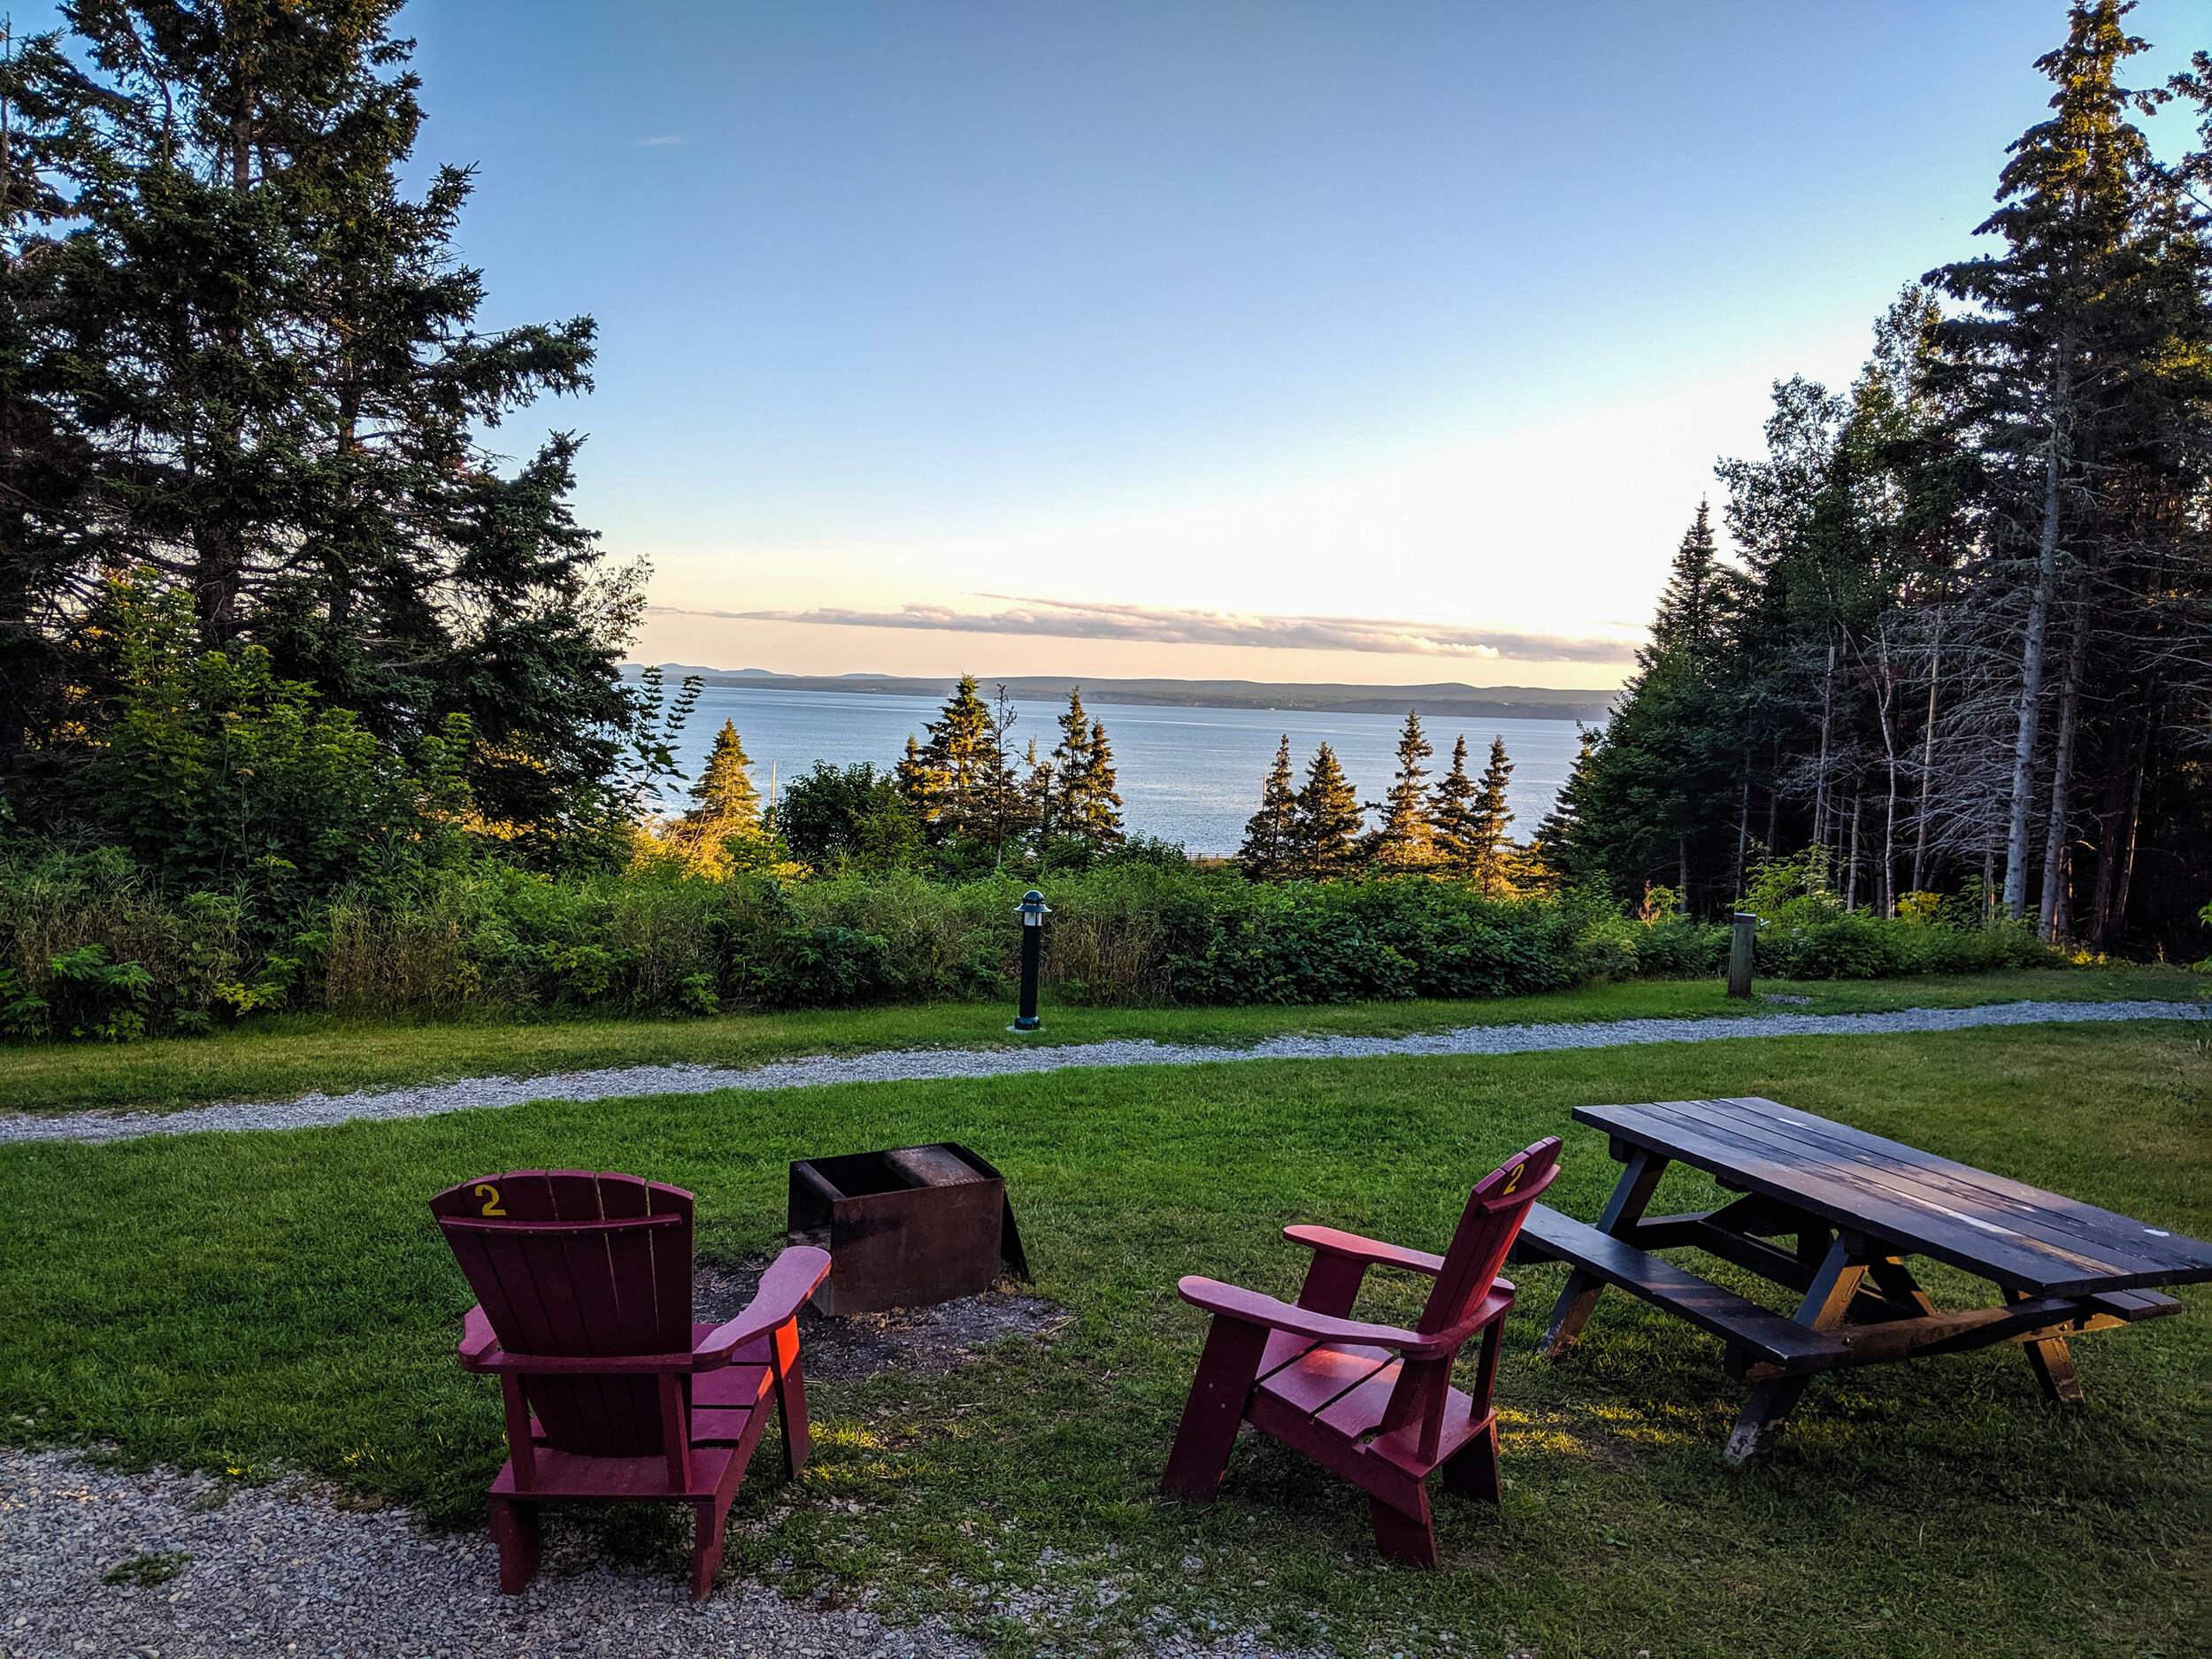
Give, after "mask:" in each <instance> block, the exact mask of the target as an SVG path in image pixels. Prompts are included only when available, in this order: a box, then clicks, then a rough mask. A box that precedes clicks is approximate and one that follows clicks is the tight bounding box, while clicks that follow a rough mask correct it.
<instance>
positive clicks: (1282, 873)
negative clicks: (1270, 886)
mask: <svg viewBox="0 0 2212 1659" xmlns="http://www.w3.org/2000/svg"><path fill="white" fill-rule="evenodd" d="M1297 860H1298V792H1297V790H1296V788H1295V787H1294V786H1293V783H1292V772H1291V766H1290V733H1287V732H1286V733H1283V741H1282V742H1281V744H1280V745H1279V746H1278V747H1277V749H1276V750H1275V764H1273V765H1272V766H1271V767H1270V768H1268V772H1267V779H1266V781H1265V782H1263V784H1262V785H1261V786H1260V810H1258V811H1256V812H1255V813H1254V814H1252V816H1251V817H1250V818H1248V819H1246V820H1245V825H1244V845H1243V846H1241V847H1240V848H1239V849H1237V867H1238V869H1240V871H1242V872H1243V873H1244V879H1246V880H1248V881H1280V880H1282V879H1284V878H1286V876H1288V875H1290V874H1291V873H1293V871H1294V868H1295V866H1296V864H1297Z"/></svg>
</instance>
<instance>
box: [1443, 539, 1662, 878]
mask: <svg viewBox="0 0 2212 1659" xmlns="http://www.w3.org/2000/svg"><path fill="white" fill-rule="evenodd" d="M1699 517H1700V518H1702V517H1703V514H1702V512H1701V513H1700V515H1699ZM1512 780H1513V763H1512V762H1511V761H1509V760H1508V759H1507V758H1506V757H1505V738H1504V736H1503V735H1502V734H1501V735H1498V736H1495V737H1493V738H1492V739H1491V740H1490V764H1488V765H1487V766H1486V767H1484V768H1483V772H1482V787H1481V788H1480V790H1479V792H1478V793H1477V795H1476V796H1475V801H1474V812H1473V818H1474V825H1473V833H1471V835H1470V836H1469V838H1468V839H1469V841H1470V842H1471V848H1472V850H1473V852H1474V874H1475V879H1477V880H1479V881H1480V882H1481V883H1482V890H1483V891H1484V892H1485V893H1487V894H1491V895H1496V894H1498V893H1501V892H1503V891H1504V890H1505V889H1507V888H1508V887H1509V886H1510V885H1511V875H1512V871H1511V864H1512V853H1513V842H1512V840H1511V838H1510V837H1509V835H1508V834H1507V833H1506V832H1507V826H1509V825H1510V824H1511V823H1512V822H1513V814H1512V812H1511V810H1509V809H1508V808H1507V806H1506V803H1505V791H1506V786H1507V785H1508V784H1509V783H1510V782H1511V781H1512Z"/></svg>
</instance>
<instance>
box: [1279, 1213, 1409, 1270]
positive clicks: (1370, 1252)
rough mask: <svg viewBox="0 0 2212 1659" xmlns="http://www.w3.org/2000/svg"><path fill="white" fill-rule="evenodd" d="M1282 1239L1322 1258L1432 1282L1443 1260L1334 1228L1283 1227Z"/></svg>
mask: <svg viewBox="0 0 2212 1659" xmlns="http://www.w3.org/2000/svg"><path fill="white" fill-rule="evenodd" d="M1283 1237H1285V1238H1286V1239H1288V1240H1290V1241H1291V1242H1292V1243H1293V1244H1302V1245H1304V1246H1305V1247H1306V1248H1309V1249H1310V1250H1314V1251H1317V1252H1318V1253H1319V1254H1321V1255H1323V1256H1343V1257H1344V1258H1345V1259H1346V1260H1348V1261H1354V1262H1365V1263H1368V1264H1369V1265H1371V1266H1373V1267H1402V1268H1404V1269H1406V1270H1407V1271H1409V1272H1415V1273H1426V1274H1427V1275H1428V1276H1429V1277H1430V1278H1431V1279H1433V1278H1435V1277H1436V1276H1437V1275H1438V1274H1439V1273H1440V1272H1442V1271H1444V1258H1443V1257H1442V1256H1431V1255H1430V1254H1429V1253H1428V1252H1427V1251H1426V1250H1409V1249H1406V1248H1403V1247H1402V1246H1400V1245H1395V1244H1385V1243H1384V1242H1383V1241H1382V1240H1379V1239H1363V1238H1361V1237H1360V1236H1359V1234H1357V1233H1339V1232H1338V1231H1337V1230H1336V1229H1335V1228H1334V1227H1310V1226H1303V1225H1300V1226H1294V1227H1285V1228H1284V1229H1283Z"/></svg>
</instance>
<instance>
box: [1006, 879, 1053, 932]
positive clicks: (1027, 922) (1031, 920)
mask: <svg viewBox="0 0 2212 1659" xmlns="http://www.w3.org/2000/svg"><path fill="white" fill-rule="evenodd" d="M1014 910H1015V913H1016V914H1017V915H1018V916H1019V917H1020V918H1022V926H1025V927H1041V926H1044V919H1045V918H1046V917H1048V916H1049V915H1050V914H1051V913H1052V907H1051V906H1050V905H1048V904H1047V903H1046V902H1045V895H1043V894H1041V893H1040V892H1038V891H1037V889H1036V888H1034V887H1032V888H1030V889H1029V891H1028V892H1026V893H1025V894H1023V895H1022V902H1020V903H1019V904H1018V905H1016V906H1015V907H1014Z"/></svg>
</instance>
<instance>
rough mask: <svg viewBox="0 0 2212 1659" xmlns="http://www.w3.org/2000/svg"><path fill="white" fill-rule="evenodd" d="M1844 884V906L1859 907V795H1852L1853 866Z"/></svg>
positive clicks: (1849, 908)
mask: <svg viewBox="0 0 2212 1659" xmlns="http://www.w3.org/2000/svg"><path fill="white" fill-rule="evenodd" d="M1850 871H1851V872H1850V874H1849V875H1848V876H1847V878H1846V879H1845V880H1844V885H1843V908H1844V909H1845V910H1857V909H1858V908H1859V797H1858V796H1857V795H1853V796H1852V797H1851V866H1850Z"/></svg>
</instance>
